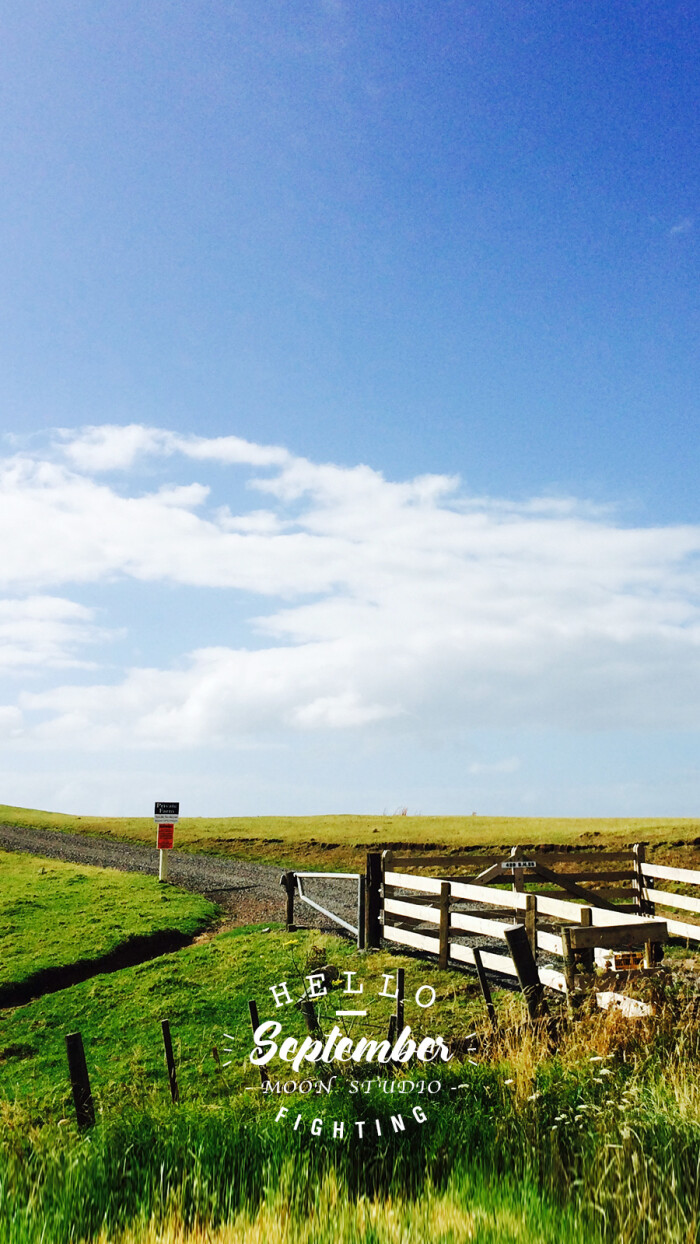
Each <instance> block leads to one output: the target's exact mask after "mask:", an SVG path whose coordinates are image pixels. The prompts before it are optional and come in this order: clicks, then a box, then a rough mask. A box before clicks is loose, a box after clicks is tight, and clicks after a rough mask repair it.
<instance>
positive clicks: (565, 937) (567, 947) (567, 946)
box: [561, 928, 576, 997]
mask: <svg viewBox="0 0 700 1244" xmlns="http://www.w3.org/2000/svg"><path fill="white" fill-rule="evenodd" d="M561 944H562V951H563V958H564V979H565V981H566V992H567V994H568V995H569V997H571V994H572V993H573V992H574V987H575V980H576V959H575V958H574V952H573V950H572V949H571V930H570V929H568V928H565V929H562V931H561Z"/></svg>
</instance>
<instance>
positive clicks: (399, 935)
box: [384, 924, 440, 955]
mask: <svg viewBox="0 0 700 1244" xmlns="http://www.w3.org/2000/svg"><path fill="white" fill-rule="evenodd" d="M384 937H385V939H386V941H388V942H398V944H399V945H400V946H415V947H416V949H417V950H427V951H429V952H430V954H431V955H437V954H438V953H439V950H440V939H439V938H437V937H426V936H425V934H424V933H413V932H409V930H408V929H396V928H395V927H394V926H393V925H392V924H385V925H384Z"/></svg>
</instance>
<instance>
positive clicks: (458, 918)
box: [450, 911, 506, 937]
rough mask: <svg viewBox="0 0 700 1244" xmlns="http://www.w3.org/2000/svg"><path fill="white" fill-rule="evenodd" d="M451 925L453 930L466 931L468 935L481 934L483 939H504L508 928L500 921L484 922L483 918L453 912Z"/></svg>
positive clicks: (461, 912) (466, 913)
mask: <svg viewBox="0 0 700 1244" xmlns="http://www.w3.org/2000/svg"><path fill="white" fill-rule="evenodd" d="M450 924H451V927H452V928H453V929H464V930H465V931H466V932H467V933H480V934H481V936H482V937H503V930H504V928H505V927H506V925H505V923H504V922H499V921H498V920H482V918H481V916H472V915H471V914H470V913H468V912H463V911H453V912H452V913H451V919H450Z"/></svg>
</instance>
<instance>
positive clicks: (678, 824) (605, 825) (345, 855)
mask: <svg viewBox="0 0 700 1244" xmlns="http://www.w3.org/2000/svg"><path fill="white" fill-rule="evenodd" d="M0 823H1V824H7V825H19V826H27V827H29V828H32V827H34V828H38V829H53V830H64V831H68V832H71V833H83V834H93V835H97V836H100V837H108V838H121V839H124V840H126V841H129V842H139V843H146V844H148V845H154V843H155V829H154V824H153V820H152V818H149V817H145V816H144V817H96V816H72V815H70V814H68V813H61V812H43V811H40V810H38V809H34V808H15V807H12V806H9V805H5V804H0ZM641 841H644V842H647V843H649V844H650V846H651V847H652V848H655V847H656V848H664V853H665V857H668V858H670V854H669V852H670V853H671V854H673V855H675V856H678V857H679V858H681V857H682V858H686V857H687V856H688V855H691V856H692V855H694V854H695V853H696V851H697V853H698V854H700V820H695V819H690V818H686V819H678V818H672V817H667V818H658V817H656V818H650V817H648V818H644V817H642V818H639V817H637V818H617V819H615V818H610V819H590V818H574V817H570V818H562V817H559V818H556V817H550V818H547V817H489V816H352V815H333V816H258V817H183V818H182V820H181V821H180V822H179V823H178V825H177V826H176V829H175V846H176V848H177V849H178V850H181V851H202V852H208V853H213V854H219V855H226V856H229V857H233V858H235V857H238V858H246V859H254V860H260V861H261V862H269V863H274V864H280V865H282V866H285V867H286V866H289V867H292V866H294V865H296V867H299V866H300V865H306V866H307V867H316V868H324V869H332V868H347V869H356V868H357V867H358V866H359V865H360V864H361V863H363V861H364V857H365V854H366V852H367V851H370V850H380V849H382V848H384V847H402V848H407V849H411V848H412V847H415V848H418V847H422V848H425V847H426V846H427V847H430V846H433V847H442V848H445V849H447V850H453V849H457V848H464V847H468V848H469V849H486V848H493V847H497V848H501V847H502V848H504V849H509V848H510V847H511V846H514V845H515V844H516V843H519V844H521V845H522V846H526V847H527V846H530V847H534V846H537V845H541V844H544V843H552V844H556V845H560V844H567V845H568V844H575V845H577V846H581V847H584V846H585V847H590V848H602V847H609V848H618V849H620V848H624V847H626V846H629V845H630V844H631V843H633V842H641Z"/></svg>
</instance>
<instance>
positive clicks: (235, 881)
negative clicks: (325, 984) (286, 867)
mask: <svg viewBox="0 0 700 1244" xmlns="http://www.w3.org/2000/svg"><path fill="white" fill-rule="evenodd" d="M0 850H2V851H28V852H30V854H32V855H41V856H46V857H48V858H50V859H55V860H64V861H66V862H67V863H71V864H93V865H96V866H97V867H98V868H118V869H120V870H121V871H122V872H136V873H149V874H151V875H157V873H158V853H157V851H156V850H155V849H154V848H152V847H145V846H140V845H138V844H134V843H129V842H119V841H116V840H115V839H107V838H93V837H88V836H86V835H82V834H66V833H62V832H60V831H56V830H50V829H26V828H19V827H17V826H13V825H0ZM168 855H169V860H168V880H169V881H172V882H173V884H174V885H179V886H182V888H183V889H185V890H192V891H194V892H195V893H196V894H204V895H206V897H207V898H209V899H211V901H212V902H214V903H218V904H219V906H220V907H221V908H222V909H223V911H224V912H225V913H226V915H227V917H228V920H227V923H228V924H230V925H242V924H253V923H257V922H259V921H265V920H284V918H285V902H286V895H285V892H284V890H283V889H282V887H281V886H280V877H281V876H282V869H281V868H278V867H275V866H274V865H272V864H254V863H249V862H248V861H244V860H227V859H224V858H218V857H216V856H211V855H190V854H187V853H185V852H183V851H170V852H169V853H168ZM305 886H306V888H308V892H309V894H310V895H311V897H312V898H314V899H315V900H316V901H317V902H319V903H321V905H322V906H323V907H326V908H328V910H329V911H335V912H337V913H338V915H340V916H342V917H343V919H345V920H347V921H348V922H349V923H350V924H352V923H354V921H355V919H356V894H357V888H356V884H355V883H353V882H351V881H328V880H325V881H315V880H314V881H309V882H308V885H306V883H305ZM294 918H295V921H296V923H297V924H298V925H299V926H300V927H303V928H318V929H324V930H325V929H332V930H335V931H336V932H341V931H342V930H341V928H340V926H339V925H336V924H333V923H332V922H331V921H329V920H328V919H327V917H325V916H322V915H321V913H320V912H317V911H315V910H314V909H313V908H312V907H308V906H307V905H306V904H305V903H301V902H300V901H299V900H298V899H297V901H296V903H295V909H294Z"/></svg>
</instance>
